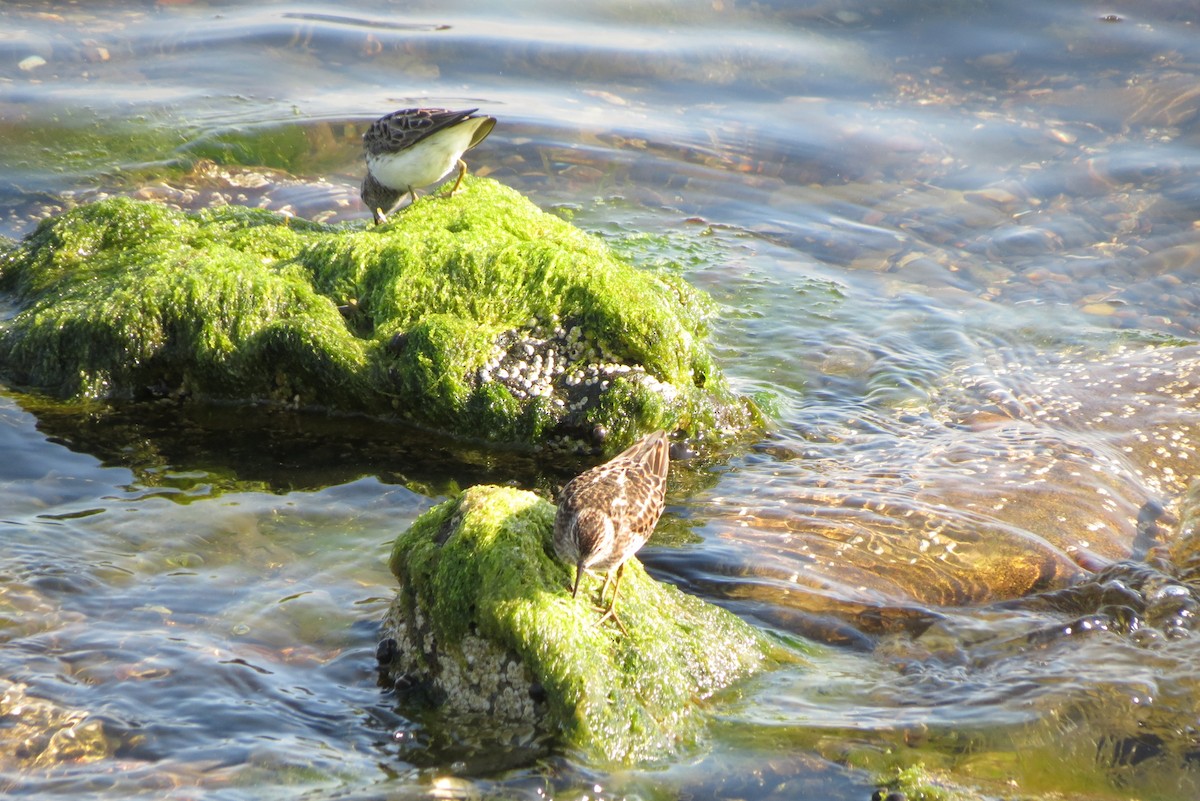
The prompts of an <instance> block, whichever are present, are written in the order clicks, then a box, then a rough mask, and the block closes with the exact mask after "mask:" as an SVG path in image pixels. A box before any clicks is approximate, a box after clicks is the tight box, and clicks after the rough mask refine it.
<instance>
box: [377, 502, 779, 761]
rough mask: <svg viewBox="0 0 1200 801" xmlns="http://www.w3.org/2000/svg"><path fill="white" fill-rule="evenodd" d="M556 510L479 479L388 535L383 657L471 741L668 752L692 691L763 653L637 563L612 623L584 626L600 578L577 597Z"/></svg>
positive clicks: (693, 717) (688, 734) (683, 727)
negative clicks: (555, 541)
mask: <svg viewBox="0 0 1200 801" xmlns="http://www.w3.org/2000/svg"><path fill="white" fill-rule="evenodd" d="M554 513H555V509H554V506H553V505H552V504H550V503H548V502H547V501H545V500H543V499H541V498H539V497H538V496H536V495H534V494H532V493H529V492H524V491H520V490H515V489H509V488H503V487H493V486H477V487H472V488H470V489H468V490H466V491H465V492H463V493H462V494H461V495H459V496H458V497H457V498H454V499H452V500H450V501H447V502H445V503H443V504H441V505H440V506H438V507H436V508H434V509H432V510H430V511H429V512H427V513H426V514H425V515H423V516H422V517H421V518H419V519H418V520H417V521H416V522H415V523H414V524H413V525H412V527H411V528H410V529H409V530H408V531H407V532H405V533H404V534H402V535H401V536H400V537H398V538H397V540H396V543H395V546H394V550H393V552H392V560H391V567H392V571H393V572H394V573H395V574H396V577H397V578H398V579H399V581H400V585H401V587H400V590H399V592H398V594H397V596H396V599H395V601H394V602H393V604H392V607H391V609H390V611H389V613H388V616H387V620H386V622H385V627H384V628H385V638H386V639H385V640H384V643H383V644H382V645H381V647H380V654H379V656H380V666H381V670H382V671H383V675H384V676H385V678H386V680H387V681H388V682H389V683H391V684H393V685H394V686H396V687H397V689H398V690H400V691H402V692H403V693H414V692H415V693H417V695H418V697H420V698H422V699H424V700H426V701H428V702H431V703H432V705H433V706H435V707H436V709H437V720H438V722H439V725H443V726H446V727H449V728H450V729H451V730H452V731H454V733H455V734H454V736H455V738H456V739H457V740H459V741H466V742H468V743H470V744H471V745H475V746H482V745H484V744H500V745H502V746H503V747H506V748H520V747H528V746H529V745H530V744H531V743H537V742H547V743H548V742H561V743H562V744H564V745H565V746H567V747H568V748H571V749H574V750H577V751H579V752H581V753H582V754H583V755H585V757H586V758H589V759H592V760H597V761H603V762H622V763H633V762H640V761H644V760H650V759H656V758H662V757H666V756H669V755H672V754H676V753H678V752H679V751H680V750H682V749H686V748H687V747H689V746H690V745H693V744H695V743H696V742H697V740H698V739H699V738H700V737H701V735H702V733H703V728H704V722H705V716H704V712H703V707H702V706H701V702H702V701H703V700H704V699H706V698H708V697H709V696H711V695H712V694H713V693H714V692H716V691H718V690H720V689H722V688H724V687H727V686H729V685H730V684H732V683H733V682H735V681H737V680H738V679H741V678H743V677H745V676H747V675H749V674H751V673H754V672H756V671H757V670H758V669H759V668H760V667H762V666H764V664H765V663H766V661H767V660H768V659H769V658H771V656H772V652H773V651H775V650H777V649H774V648H773V647H772V646H771V645H770V644H769V643H768V642H767V640H766V639H765V638H764V637H763V636H762V635H760V634H759V633H757V632H756V631H755V630H754V629H752V628H751V627H750V626H748V625H747V624H745V623H744V622H742V621H741V620H740V619H738V618H736V617H734V616H733V615H732V614H730V613H728V612H726V611H724V610H722V609H719V608H717V607H714V606H712V605H710V604H707V603H705V602H704V601H701V600H700V599H698V598H695V597H693V596H689V595H685V594H684V593H682V592H680V591H679V590H677V589H675V588H674V587H671V586H668V585H663V584H660V583H658V582H656V581H654V580H653V579H651V578H650V577H648V576H647V575H646V572H645V571H644V570H643V569H642V567H641V565H640V563H638V561H637V559H636V558H634V559H631V560H630V561H629V563H627V564H626V566H625V575H624V578H623V580H622V582H621V617H622V619H623V621H624V623H625V626H626V628H627V629H628V632H629V633H628V635H626V634H623V633H622V632H621V631H620V630H619V629H618V628H617V627H616V626H615V625H614V624H613V623H612V622H611V621H607V622H605V623H603V624H601V625H596V621H597V620H598V619H599V618H600V613H599V612H597V611H595V610H594V609H593V607H592V605H591V600H590V598H591V596H593V595H595V593H596V590H597V587H598V584H599V581H598V580H597V579H594V578H593V579H589V578H586V577H585V579H584V584H583V585H581V587H580V592H579V597H578V598H572V597H571V593H570V590H569V585H570V580H571V575H570V572H571V571H570V570H569V569H568V568H567V567H566V566H565V565H563V564H562V563H561V562H559V561H558V560H556V558H555V557H554V550H553V546H552V544H551V531H552V528H553V524H554Z"/></svg>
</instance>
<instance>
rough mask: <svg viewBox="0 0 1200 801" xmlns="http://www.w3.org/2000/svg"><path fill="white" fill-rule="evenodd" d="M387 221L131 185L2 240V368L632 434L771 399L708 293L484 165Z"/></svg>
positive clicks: (415, 415)
mask: <svg viewBox="0 0 1200 801" xmlns="http://www.w3.org/2000/svg"><path fill="white" fill-rule="evenodd" d="M464 186H465V189H464V191H462V192H460V193H459V194H458V195H456V196H454V197H452V198H446V197H432V198H426V199H423V200H421V201H419V202H418V203H417V204H416V205H415V206H413V207H411V208H409V209H408V210H406V211H405V212H404V213H402V214H398V215H396V216H395V218H394V220H393V221H392V222H391V223H389V224H387V225H384V226H380V227H378V228H369V229H365V230H364V229H363V228H362V227H360V226H355V227H345V226H326V225H319V224H316V223H309V222H304V221H299V220H296V219H292V218H288V217H285V216H282V215H278V214H273V213H269V212H265V211H260V210H256V209H248V208H244V207H239V206H228V207H223V208H217V209H212V210H206V211H202V212H198V213H186V212H178V211H173V210H171V209H168V208H166V207H163V206H161V205H158V204H153V203H143V202H137V201H133V200H128V199H124V198H113V199H108V200H104V201H100V202H97V203H93V204H89V205H86V206H82V207H80V208H77V209H74V210H72V211H69V212H67V213H65V214H62V215H60V216H59V217H56V218H53V219H51V220H48V221H46V222H44V223H43V224H42V225H41V226H39V227H38V229H37V230H36V231H35V232H34V233H33V234H31V235H30V236H29V237H27V238H26V239H25V240H24V241H23V242H20V243H18V244H16V245H10V246H7V247H5V248H4V249H3V250H2V251H0V291H4V292H7V293H9V298H8V302H9V303H10V305H12V306H13V307H15V314H13V315H11V316H10V317H9V318H8V319H6V320H4V321H3V322H2V323H0V372H2V373H3V375H4V376H5V378H7V379H8V380H10V381H11V382H14V383H16V384H19V385H24V386H27V387H32V388H36V389H38V390H41V391H44V392H48V393H50V394H52V395H54V396H56V397H60V398H66V399H93V398H103V399H108V398H116V399H128V398H132V399H139V398H146V397H158V396H163V395H167V396H171V397H181V398H194V399H201V400H211V399H219V400H234V401H245V402H273V403H281V404H288V405H293V406H304V407H316V408H326V409H334V410H338V411H346V412H352V413H367V414H371V415H383V416H396V417H400V418H402V419H405V420H408V421H410V422H412V423H414V424H417V425H420V426H423V427H428V428H433V429H437V430H441V431H446V432H449V433H452V434H456V435H459V436H463V437H466V438H475V439H485V440H490V441H496V442H504V443H510V444H525V445H541V444H546V443H560V444H564V445H570V446H577V445H579V444H581V443H592V442H594V441H597V440H603V447H604V450H606V451H610V452H611V451H614V450H619V449H620V448H621V447H623V446H624V445H627V444H628V443H629V442H631V441H632V440H633V439H635V438H636V437H637V436H638V435H640V434H642V433H645V432H647V431H651V430H654V429H656V428H668V429H681V430H684V431H686V432H688V433H689V434H690V435H692V436H695V437H699V438H700V439H706V438H710V437H711V436H712V435H713V433H714V432H719V431H723V430H724V431H728V430H731V429H733V430H736V429H737V428H740V427H742V426H744V425H746V424H747V423H748V422H749V420H750V413H749V408H750V407H749V404H748V402H747V401H745V400H743V399H739V398H736V397H734V396H733V395H732V394H731V393H730V392H729V390H728V388H727V387H726V385H725V382H724V381H723V380H722V378H721V376H720V374H719V372H718V370H717V369H716V367H715V365H714V364H713V362H712V359H711V357H710V356H709V353H708V351H707V349H706V348H705V346H704V342H703V340H704V336H705V333H706V329H705V319H704V318H705V316H706V314H707V313H708V310H709V309H710V306H711V304H710V303H709V302H708V300H707V298H706V297H705V296H704V295H703V294H702V293H700V292H698V291H697V290H695V289H693V288H692V287H690V286H689V285H688V284H687V283H686V282H684V281H682V280H681V279H679V278H678V277H677V276H674V275H672V274H668V273H654V272H649V271H643V270H638V269H635V268H634V267H632V266H630V265H629V264H627V263H625V262H623V261H622V260H620V259H619V258H617V257H616V256H615V255H614V254H613V253H612V252H611V251H610V250H609V249H608V247H607V246H606V245H605V244H604V243H603V242H602V241H600V240H599V239H597V238H596V237H593V236H590V235H588V234H586V233H584V232H582V231H580V230H578V229H576V228H575V227H573V226H572V225H570V224H569V223H567V222H565V221H563V220H561V219H559V218H557V217H555V216H553V215H549V214H546V213H544V212H542V211H541V210H539V209H538V208H537V207H536V206H534V205H533V204H531V203H530V202H528V201H527V200H525V199H524V198H523V197H522V196H521V195H520V194H519V193H517V192H515V191H514V190H512V189H509V188H507V187H504V186H502V185H501V184H498V183H496V182H494V181H490V180H488V179H484V178H475V179H472V180H470V181H468V182H467V183H466V184H465V185H464Z"/></svg>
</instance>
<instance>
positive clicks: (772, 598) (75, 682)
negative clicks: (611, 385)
mask: <svg viewBox="0 0 1200 801" xmlns="http://www.w3.org/2000/svg"><path fill="white" fill-rule="evenodd" d="M1198 72H1200V12H1198V11H1197V10H1196V8H1195V7H1194V5H1193V4H1189V3H1177V2H1148V3H1147V2H1142V3H1122V2H1116V3H1111V4H1109V5H1107V6H1098V5H1096V4H1093V3H1080V2H1067V1H1066V0H1050V1H1049V2H1037V3H1034V2H1008V3H991V2H966V3H959V2H955V3H942V2H929V3H905V4H879V3H856V2H829V3H774V4H773V3H757V4H746V3H740V2H733V1H732V0H713V1H712V2H704V3H692V2H651V3H612V2H607V3H606V2H599V1H597V2H589V3H575V4H571V3H535V2H529V3H520V2H511V3H499V4H491V5H490V6H489V7H488V8H487V10H486V11H480V10H478V4H470V3H461V4H457V5H456V4H454V3H428V4H423V3H391V2H376V3H361V2H356V1H355V0H348V1H347V2H342V3H337V4H331V3H321V2H314V3H305V4H301V3H288V2H275V3H255V4H227V5H224V4H220V3H202V2H186V1H184V2H179V0H176V1H175V2H165V0H164V1H163V2H158V3H151V2H139V3H129V2H126V3H120V2H112V3H105V2H94V3H81V4H78V3H20V2H13V3H5V4H2V5H0V234H4V235H7V236H9V237H14V238H16V237H20V236H23V235H24V234H26V233H28V232H29V231H30V230H32V228H33V226H34V225H36V222H37V220H38V219H40V218H41V217H43V216H46V215H48V214H51V213H54V212H55V211H58V210H61V209H63V208H66V207H69V206H70V205H72V204H74V203H78V202H82V201H86V200H89V199H93V198H96V197H100V196H103V195H105V194H112V193H125V194H132V195H134V196H137V197H143V198H150V199H160V200H162V201H164V202H168V203H173V204H178V205H182V206H186V207H199V206H203V205H207V204H211V203H217V202H240V203H248V204H251V205H263V206H266V207H269V208H274V209H280V210H285V211H288V212H291V213H294V214H298V215H300V216H304V217H309V218H314V219H321V220H363V219H365V218H366V217H367V216H368V215H367V213H366V211H365V210H364V209H363V208H362V207H361V205H360V204H359V202H358V198H357V184H358V181H359V180H360V179H361V170H362V164H361V155H360V152H359V148H360V145H359V136H360V135H361V133H362V130H363V127H364V124H365V123H367V122H369V121H370V120H371V119H373V118H375V117H377V116H379V115H380V114H382V113H384V112H387V111H390V110H392V109H395V108H400V107H404V106H410V105H438V106H449V107H455V108H457V107H476V106H477V107H480V108H481V109H483V110H485V111H486V112H487V113H489V114H493V115H495V116H496V117H497V118H498V119H499V121H500V122H499V124H498V125H497V126H496V129H495V131H494V133H493V134H492V135H491V136H490V138H489V139H488V140H487V141H486V142H485V143H484V144H483V145H481V146H480V147H479V148H478V149H477V150H476V151H473V153H472V154H471V158H470V162H471V165H472V169H473V170H474V171H475V172H476V173H478V174H481V175H488V176H491V177H493V178H496V179H498V180H500V181H503V182H505V183H507V184H509V185H511V186H514V187H516V188H517V189H519V190H520V191H522V192H524V193H525V194H527V195H528V196H529V197H531V198H532V199H533V200H534V201H535V202H537V203H539V204H540V205H541V206H543V207H544V208H550V209H555V210H558V211H559V212H560V213H563V214H569V215H571V216H572V219H573V220H574V221H575V222H576V223H577V224H578V225H580V226H581V227H583V228H585V229H587V230H590V231H593V232H596V233H598V234H600V235H601V236H604V237H606V238H607V239H609V240H610V241H611V242H612V244H613V246H614V247H615V248H617V249H618V250H619V251H621V252H622V253H624V254H626V255H627V256H628V257H629V258H631V259H632V260H634V261H635V262H638V263H641V264H645V265H647V266H654V267H657V268H660V269H672V270H678V271H681V272H682V273H683V274H684V275H685V276H686V277H687V279H688V280H689V281H691V282H692V283H694V284H696V285H697V286H700V287H702V288H704V289H705V290H706V291H708V292H709V293H710V294H711V295H712V296H713V297H714V298H715V299H716V300H717V301H718V303H719V313H718V315H717V316H716V318H715V319H714V321H713V329H714V330H713V336H712V339H713V346H714V348H715V350H716V352H717V354H718V358H719V361H720V363H721V365H722V367H723V369H724V370H725V371H726V373H727V374H728V376H729V377H730V379H731V381H732V382H733V384H734V386H735V388H736V389H737V390H738V391H740V392H743V393H746V394H755V395H756V396H757V397H758V398H759V399H760V401H761V402H762V403H763V404H764V406H765V407H766V408H768V409H771V410H773V421H772V423H771V425H770V428H769V431H768V432H767V433H766V434H765V435H764V436H763V437H762V438H761V439H760V440H758V441H756V442H752V443H747V444H745V445H743V446H741V447H739V448H738V449H735V450H731V451H730V452H726V453H719V454H711V455H706V456H705V457H704V458H702V459H698V460H695V461H693V462H691V463H687V464H679V465H676V467H675V468H674V471H673V476H672V483H671V487H670V496H669V499H668V500H669V504H670V505H669V507H668V511H667V514H666V515H665V516H664V519H663V522H662V524H660V527H659V535H658V536H656V539H655V541H652V543H651V544H650V545H649V546H647V548H646V549H645V550H644V551H643V553H642V556H643V557H644V561H645V562H646V564H647V566H648V567H649V568H650V570H651V572H652V573H653V574H654V575H655V576H656V577H658V578H660V579H662V580H669V581H672V582H675V583H678V584H680V585H681V586H683V587H684V588H685V589H687V590H688V591H690V592H693V593H696V594H698V595H701V596H703V597H705V598H707V599H709V600H712V601H714V602H717V603H720V604H722V605H724V606H726V607H727V608H729V609H731V610H733V611H735V612H736V613H738V614H739V615H742V616H744V617H745V618H747V619H748V620H750V621H752V622H754V623H755V624H757V625H761V626H763V627H766V628H769V629H771V630H772V631H775V632H777V633H778V634H779V635H780V636H781V637H785V638H810V639H811V640H812V641H813V642H815V643H817V644H818V651H817V653H816V654H815V655H814V656H812V657H811V658H810V660H809V661H810V664H806V665H805V667H804V668H803V669H794V670H784V671H778V672H775V673H771V674H768V675H765V676H762V677H759V678H758V679H756V680H754V681H752V682H749V683H748V684H747V685H746V686H743V687H741V688H738V690H737V691H736V692H731V693H729V694H727V696H726V697H723V698H721V699H718V701H717V703H716V704H714V709H715V711H716V719H715V720H714V723H713V726H712V738H711V742H710V743H709V744H708V746H707V747H706V748H705V749H704V750H703V752H702V753H698V754H694V755H690V756H689V757H688V758H687V759H684V760H680V761H678V762H676V763H672V764H668V765H656V766H646V767H645V768H644V769H639V770H632V771H625V772H621V773H620V774H618V775H610V774H608V773H605V772H603V771H596V770H595V769H594V768H592V767H589V766H587V765H583V764H579V763H576V762H575V761H573V760H572V759H571V758H570V757H569V756H556V757H553V758H549V759H543V760H541V761H538V762H536V763H534V764H529V763H527V762H522V761H521V759H520V758H519V757H515V756H513V755H503V754H501V755H496V754H479V753H476V752H473V751H471V749H469V748H466V747H461V746H458V745H456V744H454V743H448V742H444V741H442V740H440V739H439V736H438V733H437V732H436V730H434V729H430V728H426V727H425V726H424V724H422V723H421V722H419V721H414V720H410V719H408V718H406V717H405V710H403V709H401V708H398V707H397V705H396V703H395V701H394V699H393V698H391V697H390V696H389V694H388V693H386V692H385V691H384V690H382V689H380V688H379V687H378V686H377V685H376V677H375V670H374V649H375V645H376V641H377V639H378V636H379V629H378V624H379V621H380V619H381V617H382V615H383V612H384V609H385V608H386V606H387V603H388V601H389V599H390V595H391V592H392V588H393V586H394V582H393V579H392V577H391V576H390V574H389V572H388V570H387V567H386V558H387V555H388V548H389V543H390V541H391V539H392V538H393V537H394V536H395V535H396V534H397V533H398V532H400V531H402V530H403V529H404V528H405V527H406V526H407V525H408V524H409V523H410V522H411V521H412V520H413V519H414V518H415V517H416V516H417V515H419V514H420V513H421V512H422V511H424V510H425V509H427V508H429V507H430V506H431V505H433V504H434V503H436V502H438V501H439V500H441V499H444V498H445V497H447V496H448V495H449V494H451V493H453V492H455V491H457V490H458V489H459V488H462V487H466V486H469V485H472V484H477V483H483V482H493V483H505V482H511V483H515V484H518V485H521V486H526V487H530V488H535V489H537V490H539V491H542V492H544V493H546V494H550V493H552V492H553V490H554V488H555V487H556V486H557V485H558V484H560V483H561V482H562V481H563V480H565V478H567V477H569V475H570V474H571V471H572V470H574V469H577V468H578V467H579V465H564V464H556V463H553V462H550V461H548V460H541V459H537V458H534V457H527V456H515V455H512V454H505V453H502V452H495V451H489V450H486V449H480V448H473V447H471V446H466V445H462V444H459V443H454V442H450V441H445V440H441V439H436V438H431V437H429V436H427V435H422V434H417V433H414V432H410V431H406V430H403V429H399V428H396V429H391V428H384V427H380V426H378V425H371V426H363V425H362V424H360V423H358V422H355V421H347V420H328V419H324V418H320V417H317V416H315V415H302V414H290V413H285V412H267V411H262V412H245V411H240V412H236V413H231V412H230V410H226V409H190V410H184V411H180V410H179V409H175V408H167V409H160V408H154V407H152V408H135V409H109V408H92V409H85V410H78V409H63V408H61V407H58V406H56V405H54V404H52V403H48V402H46V401H44V400H42V399H39V398H37V397H34V396H30V395H27V394H23V393H21V392H19V391H17V390H16V389H15V388H13V389H10V390H9V391H6V392H5V394H4V395H3V396H2V397H0V450H2V452H3V453H5V454H7V458H5V459H3V460H0V542H3V546H2V547H0V643H2V645H0V697H2V698H3V701H2V702H0V715H3V717H2V718H0V720H3V721H4V724H3V725H4V727H5V728H6V729H7V730H8V731H10V732H13V733H15V736H14V737H13V738H6V740H5V742H6V743H7V742H14V743H18V744H19V745H18V746H17V747H15V749H12V748H6V749H4V750H3V751H0V786H2V787H3V789H4V790H5V791H6V792H7V793H9V794H11V795H14V796H21V795H25V796H33V795H37V796H40V797H55V796H59V795H61V796H70V797H78V796H81V795H87V794H95V795H109V796H112V797H137V796H141V795H144V796H145V797H155V798H209V797H212V798H231V799H235V798H236V799H261V798H276V797H288V798H293V797H303V798H313V799H323V798H418V797H440V798H446V797H477V794H479V793H483V794H485V795H487V794H495V795H496V796H498V797H518V798H531V799H532V798H539V797H545V796H547V795H549V796H555V797H563V798H583V797H588V798H620V797H630V798H709V797H713V798H752V799H775V798H779V799H783V798H797V797H813V798H828V799H863V798H867V797H869V796H870V794H871V792H872V790H873V789H874V788H875V787H876V786H877V784H876V781H877V779H878V772H879V771H886V770H888V769H890V768H891V767H893V766H899V767H903V766H908V765H912V764H915V763H923V764H925V765H926V766H927V767H929V768H931V769H934V770H939V771H945V773H944V775H945V776H947V777H950V779H951V780H953V781H957V782H960V783H964V784H967V785H971V786H976V787H978V788H982V790H981V792H985V793H992V794H994V795H996V796H999V795H1001V794H1005V793H1007V794H1012V793H1017V792H1023V793H1027V794H1029V795H1030V797H1041V794H1045V793H1053V792H1058V793H1061V794H1062V796H1060V797H1070V798H1133V797H1137V798H1163V799H1172V798H1191V797H1194V796H1195V795H1196V793H1197V792H1198V791H1200V790H1198V788H1200V777H1198V776H1197V775H1196V770H1195V767H1194V765H1195V763H1196V759H1197V756H1198V755H1200V737H1198V736H1197V734H1196V730H1197V723H1196V721H1197V716H1198V715H1200V675H1197V670H1196V667H1195V666H1196V665H1197V664H1200V654H1198V652H1197V649H1196V646H1195V644H1194V641H1193V639H1192V638H1193V636H1194V634H1195V628H1196V624H1195V615H1196V612H1197V610H1200V590H1198V589H1197V587H1198V581H1200V579H1198V578H1197V575H1196V565H1197V564H1198V563H1197V560H1196V556H1195V551H1196V547H1195V545H1196V543H1195V522H1194V521H1195V520H1196V519H1197V517H1196V515H1197V512H1196V508H1197V506H1196V504H1197V498H1195V497H1193V495H1194V494H1195V493H1192V494H1189V488H1191V487H1192V484H1193V481H1194V479H1195V478H1196V476H1197V473H1198V470H1197V468H1198V466H1200V451H1198V450H1197V447H1196V445H1197V441H1198V440H1197V437H1198V436H1200V412H1198V410H1197V398H1198V397H1200V350H1198V349H1197V347H1196V346H1195V342H1196V340H1197V338H1198V335H1200V315H1198V314H1197V304H1198V303H1200V282H1198V281H1197V271H1198V265H1200V223H1198V222H1197V221H1198V220H1200V182H1198V180H1197V177H1196V176H1197V167H1198V166H1200V127H1198V125H1197V116H1198V112H1200V76H1198V74H1197V73H1198ZM0 302H3V301H2V300H0ZM0 311H3V309H0ZM31 723H32V724H36V725H31V726H30V728H29V730H28V731H25V730H24V729H22V728H21V727H22V726H25V725H30V724H31ZM46 732H59V734H58V735H56V736H57V737H58V738H59V739H58V740H56V741H55V742H54V743H48V742H46V740H45V733H46ZM51 753H54V754H57V755H58V756H57V757H49V756H46V755H47V754H51Z"/></svg>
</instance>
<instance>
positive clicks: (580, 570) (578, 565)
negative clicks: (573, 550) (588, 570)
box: [571, 556, 583, 598]
mask: <svg viewBox="0 0 1200 801" xmlns="http://www.w3.org/2000/svg"><path fill="white" fill-rule="evenodd" d="M582 577H583V557H582V556H581V557H579V562H578V563H576V565H575V586H574V587H573V588H572V589H571V597H572V598H574V597H575V595H576V594H577V593H578V592H579V579H580V578H582Z"/></svg>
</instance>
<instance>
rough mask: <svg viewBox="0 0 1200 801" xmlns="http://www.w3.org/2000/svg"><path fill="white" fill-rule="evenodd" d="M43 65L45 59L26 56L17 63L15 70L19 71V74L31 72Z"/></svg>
mask: <svg viewBox="0 0 1200 801" xmlns="http://www.w3.org/2000/svg"><path fill="white" fill-rule="evenodd" d="M45 65H46V59H44V58H42V57H41V56H26V57H25V58H23V59H21V60H20V61H18V62H17V69H19V70H21V72H33V71H34V70H36V69H37V68H38V67H44V66H45Z"/></svg>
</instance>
